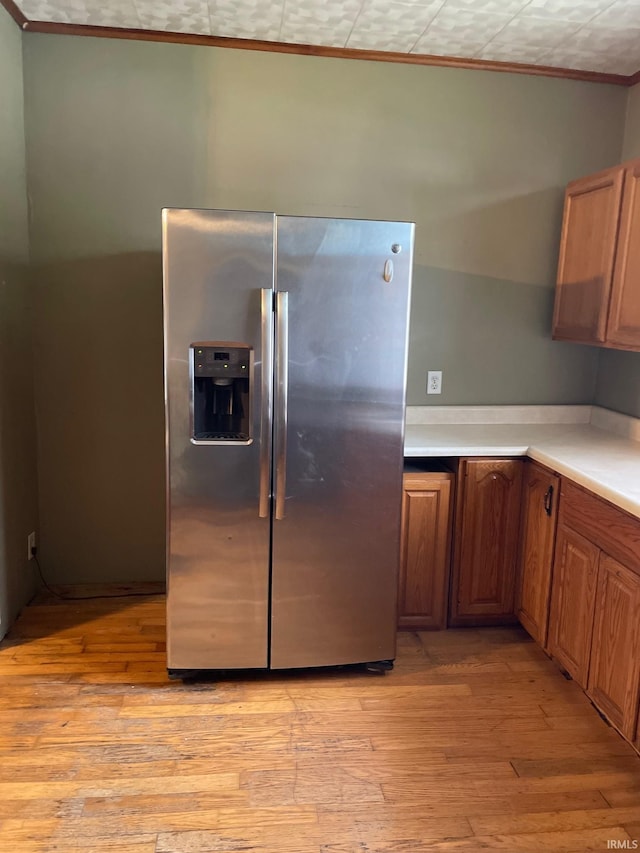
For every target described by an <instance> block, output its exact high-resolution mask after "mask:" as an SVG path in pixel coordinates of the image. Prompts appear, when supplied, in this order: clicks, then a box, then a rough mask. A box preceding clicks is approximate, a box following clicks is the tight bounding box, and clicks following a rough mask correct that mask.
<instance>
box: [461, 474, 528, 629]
mask: <svg viewBox="0 0 640 853" xmlns="http://www.w3.org/2000/svg"><path fill="white" fill-rule="evenodd" d="M522 468H523V462H522V460H521V459H465V460H463V461H462V462H461V465H460V470H459V472H458V498H457V501H456V522H455V540H454V557H453V583H452V595H451V618H450V624H451V625H498V624H501V623H513V622H515V621H516V617H515V612H514V611H515V600H514V599H515V580H516V569H517V562H518V540H519V527H520V495H521V489H522Z"/></svg>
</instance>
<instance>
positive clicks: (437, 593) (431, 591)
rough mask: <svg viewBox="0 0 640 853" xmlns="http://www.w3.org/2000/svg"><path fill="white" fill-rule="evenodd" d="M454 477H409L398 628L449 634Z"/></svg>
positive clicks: (405, 494)
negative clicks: (450, 548)
mask: <svg viewBox="0 0 640 853" xmlns="http://www.w3.org/2000/svg"><path fill="white" fill-rule="evenodd" d="M453 477H454V475H453V474H447V473H439V472H419V473H415V474H414V473H411V474H405V475H404V492H403V498H402V540H401V557H400V589H399V591H398V627H399V628H405V629H413V630H422V629H428V628H444V627H445V626H446V620H447V598H448V595H447V593H448V589H449V540H450V516H451V489H452V482H453Z"/></svg>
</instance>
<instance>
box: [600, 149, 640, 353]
mask: <svg viewBox="0 0 640 853" xmlns="http://www.w3.org/2000/svg"><path fill="white" fill-rule="evenodd" d="M606 339H607V344H609V345H613V346H616V347H620V348H623V349H640V160H635V161H633V162H632V163H630V164H628V165H627V167H626V169H625V176H624V191H623V200H622V215H621V217H620V230H619V234H618V248H617V254H616V264H615V272H614V276H613V287H612V290H611V307H610V310H609V322H608V326H607V335H606Z"/></svg>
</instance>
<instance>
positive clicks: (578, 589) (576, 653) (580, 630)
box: [548, 525, 600, 687]
mask: <svg viewBox="0 0 640 853" xmlns="http://www.w3.org/2000/svg"><path fill="white" fill-rule="evenodd" d="M599 555H600V551H599V549H598V548H597V547H596V546H595V545H594V544H593V543H591V542H589V540H588V539H585V538H584V536H581V535H580V534H579V533H576V532H575V530H572V529H571V528H570V527H567V526H565V525H560V526H559V527H558V535H557V540H556V551H555V560H554V569H553V588H552V591H551V610H550V613H549V638H548V650H549V653H550V654H551V656H552V657H554V658H555V659H556V660H557V661H558V662H559V663H560V664H561V666H563V667H564V668H565V669H566V671H567V672H568V673H569V675H571V677H572V678H573V679H574V680H575V681H577V683H578V684H579V685H580V686H581V687H586V686H587V675H588V672H589V659H590V655H591V635H592V627H593V608H594V604H595V592H596V577H597V572H598V558H599Z"/></svg>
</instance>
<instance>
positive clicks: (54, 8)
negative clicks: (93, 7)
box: [20, 0, 87, 24]
mask: <svg viewBox="0 0 640 853" xmlns="http://www.w3.org/2000/svg"><path fill="white" fill-rule="evenodd" d="M20 10H21V11H22V13H23V14H24V16H25V17H26V18H28V19H29V20H30V21H51V22H53V23H56V24H74V23H84V19H85V17H86V14H87V13H86V8H85V4H84V2H82V0H63V2H56V0H22V2H21V3H20Z"/></svg>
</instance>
